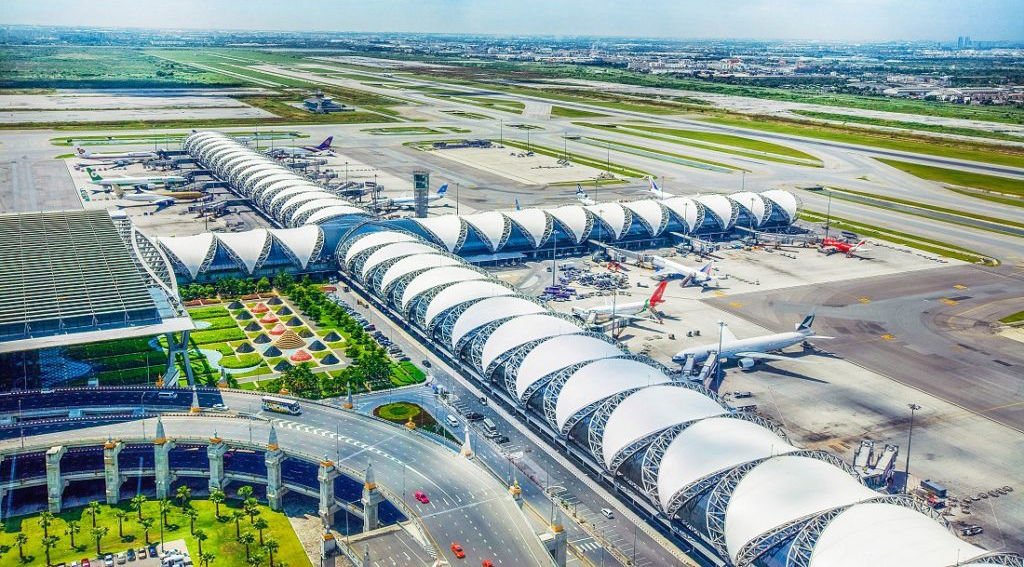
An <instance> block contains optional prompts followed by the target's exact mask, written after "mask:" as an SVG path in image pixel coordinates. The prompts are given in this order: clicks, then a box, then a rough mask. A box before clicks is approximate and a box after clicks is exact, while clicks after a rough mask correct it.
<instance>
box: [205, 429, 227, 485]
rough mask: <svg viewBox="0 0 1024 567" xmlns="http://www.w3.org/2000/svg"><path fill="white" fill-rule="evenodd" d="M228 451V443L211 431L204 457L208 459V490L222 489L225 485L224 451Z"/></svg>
mask: <svg viewBox="0 0 1024 567" xmlns="http://www.w3.org/2000/svg"><path fill="white" fill-rule="evenodd" d="M227 452H228V445H227V443H225V442H224V440H223V439H221V438H220V437H218V436H217V432H216V431H214V432H213V437H210V444H209V445H207V446H206V457H207V458H208V459H210V480H209V485H208V486H209V489H210V492H213V491H214V490H224V488H225V487H226V486H227V484H228V483H227V479H226V478H225V476H224V453H227Z"/></svg>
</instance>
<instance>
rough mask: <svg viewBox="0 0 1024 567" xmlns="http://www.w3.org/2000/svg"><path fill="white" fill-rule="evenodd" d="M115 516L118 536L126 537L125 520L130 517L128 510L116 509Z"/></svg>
mask: <svg viewBox="0 0 1024 567" xmlns="http://www.w3.org/2000/svg"><path fill="white" fill-rule="evenodd" d="M114 517H115V518H117V537H119V538H121V539H124V521H125V520H126V519H127V518H128V512H127V511H125V510H114Z"/></svg>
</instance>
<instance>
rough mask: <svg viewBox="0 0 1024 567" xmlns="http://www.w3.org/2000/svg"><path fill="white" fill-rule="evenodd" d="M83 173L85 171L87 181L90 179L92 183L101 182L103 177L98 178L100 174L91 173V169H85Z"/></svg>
mask: <svg viewBox="0 0 1024 567" xmlns="http://www.w3.org/2000/svg"><path fill="white" fill-rule="evenodd" d="M85 171H86V173H88V174H89V179H91V180H92V181H94V182H99V181H103V177H102V176H100V174H98V173H96V172H95V171H93V169H92V168H91V167H87V168H85Z"/></svg>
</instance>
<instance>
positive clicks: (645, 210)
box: [622, 199, 665, 236]
mask: <svg viewBox="0 0 1024 567" xmlns="http://www.w3.org/2000/svg"><path fill="white" fill-rule="evenodd" d="M622 206H623V207H626V208H627V209H629V210H631V211H633V214H634V215H636V216H638V217H640V219H642V220H643V221H644V224H646V225H647V226H648V227H650V230H651V231H652V234H651V236H658V235H659V234H661V231H662V230H664V229H665V227H664V225H663V224H662V217H663V216H664V215H663V214H662V213H663V212H664V211H663V209H662V208H661V204H659V203H658V201H655V200H653V199H647V200H643V201H632V202H628V203H622Z"/></svg>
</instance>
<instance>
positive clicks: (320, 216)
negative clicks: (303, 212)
mask: <svg viewBox="0 0 1024 567" xmlns="http://www.w3.org/2000/svg"><path fill="white" fill-rule="evenodd" d="M339 202H341V203H344V202H345V201H341V200H340V199H339ZM364 214H366V211H364V210H363V209H360V208H358V207H353V206H351V205H332V206H330V207H324V208H323V209H320V210H319V211H317V212H315V213H313V214H312V215H310V216H309V218H307V219H306V221H305V222H303V223H302V224H304V225H306V224H319V223H322V222H324V221H326V220H328V219H332V218H334V217H340V216H342V215H364Z"/></svg>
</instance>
